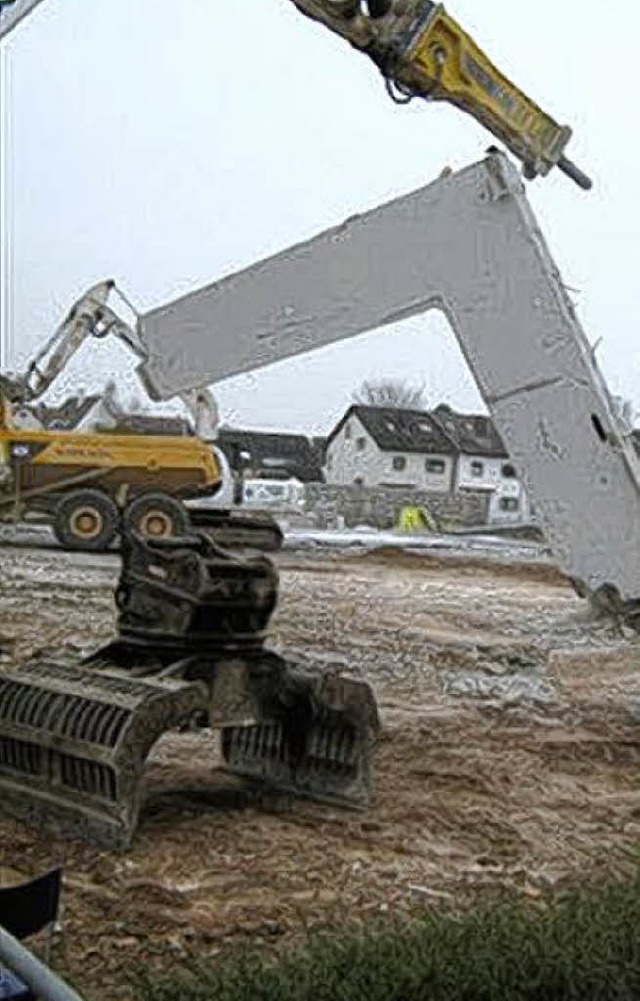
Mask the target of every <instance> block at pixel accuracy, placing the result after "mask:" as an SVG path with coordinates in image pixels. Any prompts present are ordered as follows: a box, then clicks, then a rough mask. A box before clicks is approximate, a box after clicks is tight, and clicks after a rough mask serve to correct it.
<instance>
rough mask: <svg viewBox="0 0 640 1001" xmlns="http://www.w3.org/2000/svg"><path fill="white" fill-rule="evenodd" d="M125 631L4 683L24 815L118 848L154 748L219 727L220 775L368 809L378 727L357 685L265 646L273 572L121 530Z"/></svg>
mask: <svg viewBox="0 0 640 1001" xmlns="http://www.w3.org/2000/svg"><path fill="white" fill-rule="evenodd" d="M123 550H124V551H123V569H122V573H121V577H120V581H119V584H118V587H117V590H116V604H117V607H118V610H119V630H118V636H117V638H116V639H114V641H113V642H111V643H109V644H108V645H107V646H105V647H102V648H101V649H99V650H97V651H96V652H95V653H93V654H92V655H90V656H88V657H86V658H84V659H81V660H79V661H76V662H69V661H63V660H56V659H54V658H51V659H49V658H47V659H38V660H34V661H33V662H30V663H28V664H26V665H25V666H24V667H21V668H19V669H16V670H14V671H9V672H7V673H3V674H2V675H1V676H0V802H1V803H2V805H3V807H4V808H6V809H7V810H9V811H11V812H13V813H15V814H17V815H18V816H20V817H22V818H24V819H26V820H27V821H29V822H32V823H35V824H38V825H43V826H46V827H49V828H51V827H53V828H54V829H55V830H58V831H61V832H65V833H71V834H73V835H77V836H81V837H85V838H88V839H90V840H94V841H97V842H99V843H100V844H103V845H105V846H110V847H126V846H127V845H129V844H130V843H131V840H132V837H133V835H134V832H135V829H136V826H137V822H138V817H139V813H140V807H141V803H142V800H143V781H142V779H143V771H144V766H145V761H146V759H147V756H148V754H149V752H150V750H151V748H152V747H153V745H154V744H155V742H156V741H157V740H158V738H159V737H160V736H161V735H162V734H163V733H164V732H166V731H167V730H179V729H187V728H188V729H193V728H201V727H214V728H219V729H220V730H221V753H222V759H223V763H224V764H223V767H224V768H225V770H227V771H229V772H232V773H234V774H235V775H238V776H241V777H243V778H245V779H248V780H252V781H253V782H259V783H261V784H263V785H265V786H266V787H268V788H272V789H274V790H280V791H285V792H287V793H292V794H294V795H302V796H306V797H311V798H314V799H318V800H320V801H327V802H331V803H335V804H342V805H346V806H353V807H360V808H364V807H366V806H367V804H368V802H369V796H370V767H371V760H370V759H371V750H372V745H373V742H374V740H375V736H376V733H377V730H378V718H377V709H376V704H375V700H374V697H373V694H372V691H371V689H370V687H369V686H368V685H367V684H366V683H364V682H361V681H356V680H352V679H350V678H345V677H342V676H335V675H332V674H327V673H321V672H318V671H317V670H313V669H309V668H305V666H303V665H299V664H297V663H294V662H292V661H289V660H288V659H287V658H286V657H283V656H281V655H280V654H279V653H276V652H275V651H273V650H270V649H269V648H268V647H266V646H265V638H266V628H267V625H268V622H269V618H270V616H271V614H272V612H273V610H274V608H275V605H276V600H277V583H278V579H277V572H276V569H275V567H274V566H273V564H272V563H271V562H270V561H269V560H268V559H266V558H265V557H262V556H252V557H245V558H239V557H237V556H234V555H231V554H229V553H227V552H226V551H225V550H223V549H220V548H219V547H217V546H216V545H215V544H214V543H212V542H211V541H210V540H209V539H207V538H206V537H204V536H202V535H194V536H193V537H191V536H190V537H186V538H179V539H167V540H157V541H153V542H152V541H149V540H145V539H143V538H141V537H140V536H137V535H136V536H128V537H126V539H125V543H124V547H123Z"/></svg>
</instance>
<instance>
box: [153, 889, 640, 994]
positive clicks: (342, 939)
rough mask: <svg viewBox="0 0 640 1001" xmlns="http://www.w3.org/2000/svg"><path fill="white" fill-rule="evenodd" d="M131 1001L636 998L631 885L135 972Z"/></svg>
mask: <svg viewBox="0 0 640 1001" xmlns="http://www.w3.org/2000/svg"><path fill="white" fill-rule="evenodd" d="M136 998H137V999H140V1001H249V999H251V1001H294V999H295V1001H543V999H561V1001H565V999H566V1001H622V999H629V1001H631V999H640V878H637V879H636V880H635V881H633V882H630V883H626V884H624V885H622V884H618V885H613V886H604V887H594V888H590V889H582V890H576V891H572V892H570V893H566V894H563V895H561V896H557V897H555V898H553V899H550V900H548V901H546V902H545V903H543V904H536V905H532V904H531V903H530V902H523V901H522V900H517V901H506V902H505V901H502V902H498V903H492V904H484V905H482V906H480V907H478V908H476V909H474V910H472V911H468V912H465V913H463V914H454V913H442V912H425V913H424V914H421V915H419V916H417V917H414V918H413V919H411V921H407V920H405V921H404V922H402V923H400V922H396V923H395V924H394V923H393V922H390V921H386V922H385V923H382V922H376V923H374V924H372V925H370V926H369V928H368V930H367V931H366V932H363V931H361V930H355V929H351V930H347V929H344V930H343V932H342V933H341V934H338V933H336V932H335V931H334V932H333V933H332V934H331V935H319V936H315V937H313V938H311V939H310V940H309V941H308V943H307V944H306V945H305V946H304V947H302V948H301V949H300V950H299V951H297V952H295V953H293V954H292V955H291V956H288V957H284V958H281V959H279V960H277V961H274V960H272V959H270V958H269V957H268V956H267V955H265V954H264V952H262V953H259V952H246V951H242V952H234V953H232V954H230V955H229V956H227V958H225V959H224V960H221V961H219V962H217V963H215V964H214V963H210V964H208V965H205V964H200V963H198V962H197V961H196V960H193V961H191V963H190V964H189V965H188V966H184V967H183V968H181V969H179V970H175V969H174V970H172V971H171V973H169V974H164V975H163V974H153V975H148V974H144V973H142V974H140V976H139V978H138V979H137V982H136Z"/></svg>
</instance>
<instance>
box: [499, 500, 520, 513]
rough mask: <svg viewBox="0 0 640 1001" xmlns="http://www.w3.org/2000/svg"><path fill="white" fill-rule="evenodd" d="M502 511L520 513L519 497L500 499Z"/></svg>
mask: <svg viewBox="0 0 640 1001" xmlns="http://www.w3.org/2000/svg"><path fill="white" fill-rule="evenodd" d="M500 510H501V511H519V510H520V501H519V500H518V498H517V497H501V498H500Z"/></svg>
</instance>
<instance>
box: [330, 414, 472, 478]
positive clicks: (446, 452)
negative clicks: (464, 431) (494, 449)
mask: <svg viewBox="0 0 640 1001" xmlns="http://www.w3.org/2000/svg"><path fill="white" fill-rule="evenodd" d="M455 464H456V447H455V445H454V443H453V442H452V440H451V439H450V438H449V436H448V435H447V434H446V432H445V431H443V430H442V428H441V427H440V425H439V424H438V422H437V421H435V420H434V419H433V418H432V416H431V415H430V414H429V413H427V412H426V411H423V410H399V409H395V408H393V407H373V406H365V405H362V404H353V405H352V406H351V407H349V409H348V410H347V412H346V413H345V414H344V416H343V417H342V419H341V420H340V421H339V422H338V424H336V426H335V428H334V429H333V431H332V432H331V434H330V435H329V437H328V439H327V446H326V457H325V475H326V479H327V482H328V483H333V484H340V485H347V484H357V485H361V486H388V487H404V488H410V489H416V490H428V491H431V492H434V493H450V492H451V491H452V489H453V482H454V474H455Z"/></svg>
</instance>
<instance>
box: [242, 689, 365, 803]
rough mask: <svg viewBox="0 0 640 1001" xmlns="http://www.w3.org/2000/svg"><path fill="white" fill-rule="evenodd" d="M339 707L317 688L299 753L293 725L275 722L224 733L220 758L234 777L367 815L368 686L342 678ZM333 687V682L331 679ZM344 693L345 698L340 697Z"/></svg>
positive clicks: (287, 721) (333, 691)
mask: <svg viewBox="0 0 640 1001" xmlns="http://www.w3.org/2000/svg"><path fill="white" fill-rule="evenodd" d="M339 680H340V685H341V686H343V687H341V690H340V691H341V695H342V698H341V699H340V704H339V705H337V706H336V705H335V704H334V705H330V704H327V696H328V694H329V693H330V692H331V694H333V695H335V692H336V689H335V687H334V688H329V687H328V686H326V685H325V683H324V681H321V682H319V683H318V684H317V685H316V689H317V690H316V698H318V696H320V695H321V693H322V695H323V696H324V697H323V698H321V699H319V700H318V706H317V713H316V716H315V718H314V720H313V722H312V723H311V725H310V726H308V727H307V728H306V730H305V732H304V735H303V736H304V740H303V743H302V747H301V746H300V740H299V737H300V735H299V733H298V734H296V735H295V736H293V734H294V733H295V720H287V719H286V718H285V719H283V720H273V721H265V722H262V723H258V724H256V725H254V726H230V727H225V728H224V729H223V731H222V755H223V758H224V761H225V764H226V767H227V769H228V770H229V771H230V772H233V773H234V774H235V775H239V776H242V777H244V778H249V779H253V780H257V781H260V782H263V783H265V785H267V786H270V787H271V788H273V789H278V790H281V791H283V792H290V793H293V794H294V795H296V796H306V797H309V798H311V799H316V800H319V801H320V802H326V803H335V804H337V805H340V806H351V807H355V808H358V809H366V808H367V807H368V805H369V802H370V798H371V754H372V749H373V743H374V739H375V735H376V732H377V729H378V721H377V714H376V712H375V703H374V701H373V695H372V693H371V689H370V688H369V686H368V685H366V684H363V683H361V682H356V681H352V680H351V679H347V678H341V679H339ZM333 681H335V679H333ZM345 693H346V696H347V697H346V698H345V697H344V696H345Z"/></svg>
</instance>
